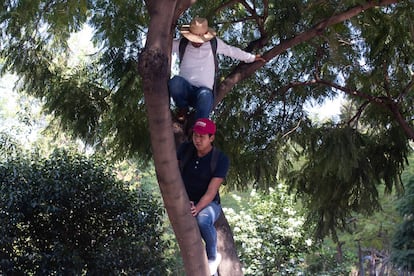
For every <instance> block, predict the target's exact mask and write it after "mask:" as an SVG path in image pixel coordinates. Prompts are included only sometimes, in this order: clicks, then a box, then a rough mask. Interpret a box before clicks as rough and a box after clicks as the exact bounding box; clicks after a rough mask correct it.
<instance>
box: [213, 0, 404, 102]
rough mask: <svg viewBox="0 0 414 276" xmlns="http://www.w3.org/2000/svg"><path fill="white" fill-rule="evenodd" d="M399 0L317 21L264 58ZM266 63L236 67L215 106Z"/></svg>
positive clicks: (222, 85)
mask: <svg viewBox="0 0 414 276" xmlns="http://www.w3.org/2000/svg"><path fill="white" fill-rule="evenodd" d="M398 2H399V1H398V0H383V1H379V2H377V1H368V2H367V3H365V4H363V5H358V6H355V7H353V8H351V9H349V10H347V11H344V12H342V13H339V14H336V15H334V16H332V17H330V18H328V19H326V20H323V21H321V22H319V23H317V24H316V25H315V26H314V27H312V28H311V29H309V30H308V31H305V32H302V33H299V34H298V35H297V36H295V37H293V38H291V39H288V40H284V41H282V42H281V43H280V44H279V45H278V46H276V47H274V48H272V49H270V50H269V51H268V52H266V53H265V54H263V58H264V59H265V60H267V61H269V60H271V59H273V58H275V57H276V56H278V55H280V54H281V53H283V52H285V51H286V50H287V49H290V48H293V47H294V46H296V45H298V44H301V43H303V42H305V41H309V40H310V39H312V38H314V37H316V36H319V35H320V34H321V33H322V32H323V31H324V30H325V29H326V28H328V27H330V26H333V25H335V24H338V23H340V22H343V21H345V20H348V19H350V18H352V17H354V16H356V15H358V14H360V13H361V12H363V11H365V10H368V9H371V8H374V7H381V6H387V5H390V4H395V3H398ZM265 64H266V63H263V62H254V63H249V64H246V63H241V64H239V65H238V66H236V67H235V68H234V70H233V71H232V72H231V73H230V74H229V75H228V76H227V77H226V78H225V79H224V80H223V81H222V82H221V83H220V84H219V86H218V91H217V92H218V93H217V94H218V95H217V97H216V98H215V100H214V107H216V106H217V104H218V103H219V102H220V101H221V100H223V98H224V97H225V95H226V94H227V93H229V92H230V90H231V89H232V88H233V87H234V86H235V85H236V84H237V83H239V82H240V81H242V80H244V79H246V78H248V77H249V76H251V75H252V74H253V73H254V72H256V71H257V70H258V69H260V68H261V67H263V66H264V65H265Z"/></svg>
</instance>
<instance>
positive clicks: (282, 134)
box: [0, 0, 414, 275]
mask: <svg viewBox="0 0 414 276" xmlns="http://www.w3.org/2000/svg"><path fill="white" fill-rule="evenodd" d="M2 6H3V9H2V12H1V13H0V18H1V19H0V24H2V26H4V28H3V32H2V40H1V41H2V42H1V43H2V44H0V45H1V46H0V50H1V56H2V57H4V59H5V66H4V67H3V71H4V70H10V71H13V72H15V73H17V74H18V75H19V76H21V84H22V89H23V90H25V91H26V92H27V93H30V94H32V95H35V96H37V97H39V98H43V99H44V100H45V108H46V111H48V112H50V113H53V114H54V115H55V116H56V118H57V119H58V120H59V122H60V124H61V126H62V128H63V129H65V130H70V131H73V133H74V134H75V135H77V136H79V137H82V138H83V139H84V140H85V141H87V142H89V143H91V144H93V145H95V146H96V148H102V149H105V150H107V151H110V152H112V153H114V154H115V155H116V154H117V155H118V157H124V156H127V155H135V154H140V156H141V157H142V158H143V157H146V158H148V157H149V156H153V157H154V162H155V167H156V171H157V177H158V181H159V185H160V188H161V193H162V195H163V198H164V203H165V206H166V209H167V212H168V214H169V217H170V220H171V222H172V224H173V227H174V229H175V233H176V235H177V239H178V241H179V244H180V248H181V251H182V254H183V259H184V264H185V267H186V271H187V274H189V275H193V274H194V273H195V271H197V272H199V271H200V270H201V271H204V272H206V261H205V260H200V261H197V262H194V259H192V258H191V257H192V256H200V254H201V253H202V251H203V250H202V248H201V241H200V239H199V236H198V234H197V233H195V232H194V230H191V229H193V228H195V227H187V226H188V219H190V221H191V218H190V214H189V212H188V208H187V207H186V195H185V192H184V190H183V185H182V183H181V180H180V177H179V172H178V167H177V165H176V162H175V154H174V136H173V134H172V133H173V128H172V127H171V116H170V110H169V107H170V103H169V99H168V91H167V87H166V80H167V79H168V77H169V74H170V64H171V60H170V45H171V39H172V36H173V34H174V32H175V24H176V23H178V24H181V23H184V22H185V23H187V22H188V21H189V18H190V17H191V15H195V14H205V15H206V17H207V18H208V19H209V20H210V22H211V24H212V25H213V26H215V27H217V28H216V29H217V30H218V32H219V34H220V35H221V36H222V37H223V38H225V40H227V41H228V42H229V43H230V44H238V45H242V46H245V49H246V50H249V51H255V52H259V51H260V52H262V53H263V56H264V57H265V58H266V59H267V60H268V62H267V63H266V64H262V63H253V64H239V65H237V66H233V65H234V64H232V63H231V61H228V60H223V61H222V78H221V82H220V86H219V95H220V96H219V97H218V98H217V99H216V104H217V108H216V110H215V114H214V117H215V118H216V119H217V121H218V123H219V125H220V126H221V129H222V132H221V133H219V135H218V139H217V142H218V143H220V144H221V145H222V146H221V147H222V148H225V149H226V152H228V153H229V154H230V157H233V158H232V160H234V162H233V163H232V164H233V165H232V166H233V168H234V169H233V170H232V172H231V177H230V178H229V179H233V181H232V182H231V183H229V185H232V186H233V187H238V188H243V187H245V186H246V185H247V184H246V179H247V180H249V181H251V182H252V183H253V185H255V186H257V187H263V186H265V187H266V186H267V185H270V184H269V183H275V179H277V178H278V177H282V176H286V175H287V174H286V172H287V171H289V168H290V166H291V163H290V162H293V161H294V160H295V158H297V157H296V156H295V155H294V154H292V151H291V149H292V148H293V147H296V148H297V146H298V145H299V146H300V147H299V150H298V152H300V153H301V154H304V155H305V156H306V157H307V158H309V159H308V162H307V163H304V168H303V170H300V169H299V170H297V172H298V173H299V174H298V175H297V176H296V177H293V179H294V180H295V183H294V186H293V187H295V188H296V189H297V191H298V194H299V195H301V196H303V197H304V199H306V200H308V202H309V203H310V204H309V205H308V207H309V209H310V210H309V211H310V213H309V214H310V216H309V219H310V220H311V221H319V222H320V223H319V224H317V225H318V229H317V231H316V232H317V233H320V234H322V235H320V236H324V235H327V234H329V233H333V235H334V234H335V229H336V227H341V223H338V221H343V220H344V219H345V218H344V217H346V216H347V215H348V214H349V213H348V212H346V211H344V212H338V210H339V211H340V209H339V208H333V209H330V208H328V207H327V206H331V205H332V202H331V205H329V201H330V199H329V194H327V195H326V196H324V197H323V200H321V201H319V203H320V204H313V203H316V202H318V198H319V196H320V195H319V193H318V192H317V191H319V190H324V188H326V187H330V185H331V184H332V183H338V182H335V181H344V183H345V185H344V186H345V187H348V189H347V191H348V193H344V194H342V198H341V202H343V203H342V204H341V206H342V207H344V208H351V209H353V210H359V211H360V210H365V209H364V208H365V207H367V206H366V205H361V204H356V203H360V202H361V201H358V200H357V199H358V198H359V199H361V195H360V194H359V192H360V191H361V190H360V189H352V188H349V187H351V186H350V185H351V181H352V179H355V178H357V179H366V178H365V177H366V176H370V175H375V173H376V172H378V171H380V170H381V168H384V164H382V165H381V164H380V162H381V161H383V160H386V161H387V162H386V165H387V166H388V169H387V170H386V173H383V174H380V175H378V176H377V177H376V178H375V181H371V182H369V185H367V189H365V188H364V185H365V184H364V181H361V182H359V186H358V187H362V188H364V189H365V190H366V192H367V195H368V196H369V198H371V199H372V200H371V202H372V203H374V204H373V205H372V206H368V208H369V209H368V210H365V211H368V212H369V211H371V210H373V209H375V208H376V207H378V205H379V204H378V198H377V196H376V193H377V190H376V187H375V184H376V183H377V182H379V181H385V182H386V183H387V186H388V187H389V188H392V187H393V185H395V184H397V186H398V184H399V173H400V172H401V169H402V167H403V166H404V164H405V156H406V153H407V151H408V143H407V138H408V139H412V138H413V135H412V124H411V122H410V118H411V116H412V114H413V104H412V100H413V97H412V93H410V92H412V89H413V88H412V86H413V80H412V71H413V70H412V64H413V53H414V51H412V50H413V49H412V48H413V43H412V32H411V31H410V28H412V22H413V20H412V19H413V18H412V17H413V14H412V13H411V12H410V10H412V8H413V7H412V6H413V3H412V2H411V1H396V0H384V1H357V2H356V1H330V2H329V1H311V2H309V1H305V2H302V1H285V2H280V3H279V2H277V3H276V2H269V1H253V2H246V1H242V0H239V1H225V2H223V1H204V0H200V1H197V2H196V3H194V1H165V0H154V1H146V2H145V3H142V2H139V3H135V2H132V1H122V2H106V1H100V0H97V1H90V2H88V1H76V2H73V1H67V2H53V1H40V0H38V1H3V4H2ZM190 6H191V9H189V10H188V12H187V9H188V8H189V7H190ZM229 19H231V20H229ZM177 20H178V21H177ZM84 22H88V23H89V24H90V25H92V26H93V27H94V28H95V30H96V33H95V35H94V40H95V42H96V43H97V45H100V46H101V48H100V50H99V51H98V52H97V54H96V56H95V57H94V59H93V60H92V61H93V62H91V63H89V64H87V66H85V67H78V68H70V67H68V66H66V64H65V61H66V57H67V54H68V51H67V50H68V49H67V47H66V44H65V41H66V40H67V38H68V36H69V34H70V32H72V31H76V30H79V29H80V28H81V26H82V24H83V23H84ZM144 38H146V39H145V47H144ZM138 58H139V62H138ZM138 63H139V64H138ZM137 65H138V68H139V74H140V76H141V78H138V77H137V73H138V72H137ZM68 68H69V69H70V70H68ZM233 88H237V89H233ZM339 91H343V93H346V94H347V95H348V96H349V97H351V98H352V99H353V101H354V106H355V107H356V108H355V109H352V112H353V115H350V116H348V117H347V119H348V120H347V121H344V122H343V124H340V123H337V124H331V125H329V126H325V127H324V128H320V127H319V126H315V125H314V124H312V123H311V122H310V121H308V120H306V118H305V117H306V114H305V112H304V109H303V105H304V103H305V102H306V101H307V100H309V99H312V98H314V99H317V100H320V99H323V98H324V97H333V96H334V95H336V94H337V93H339ZM230 92H231V93H230ZM224 97H225V100H224V101H222V100H223V99H224ZM361 125H363V128H361ZM148 126H149V128H148ZM326 127H327V128H326ZM367 127H369V129H370V130H371V131H370V132H366V129H367ZM148 130H149V133H148ZM326 130H332V132H329V133H336V134H337V135H322V134H324V133H325V132H326ZM352 132H354V134H351V133H352ZM402 134H404V135H405V136H403V137H401V135H402ZM149 137H151V139H149ZM338 137H341V139H343V141H344V142H343V143H341V144H340V145H341V148H340V149H338V151H337V152H338V154H341V153H343V152H349V154H345V155H343V156H344V157H343V159H344V160H345V159H346V158H348V159H347V162H346V163H344V164H345V166H351V167H348V168H349V169H351V168H353V170H352V172H353V174H352V177H340V178H337V179H333V178H332V177H331V178H329V177H330V176H331V175H330V173H332V172H335V170H333V169H329V172H330V173H328V174H326V171H324V167H323V166H325V165H326V164H334V163H335V162H336V159H335V158H337V155H334V154H327V153H326V151H324V150H329V149H331V148H330V147H319V146H320V145H321V144H322V145H331V144H333V143H334V142H335V139H337V138H338ZM347 137H352V139H347ZM392 138H398V139H397V140H395V141H396V142H394V140H393V139H392ZM150 140H151V145H152V146H151V150H149V149H150V147H149V144H150ZM365 140H366V141H365ZM376 141H377V142H376ZM355 142H357V143H355ZM390 142H391V143H390ZM315 146H318V147H317V148H315ZM359 146H364V147H365V149H366V151H361V153H360V155H358V157H355V153H356V152H358V153H359V151H358V147H359ZM297 149H298V148H297ZM351 149H352V150H353V151H348V150H351ZM384 149H386V150H384ZM362 152H363V153H364V154H365V157H366V158H365V159H364V160H362ZM321 155H322V156H321ZM258 156H260V158H258ZM235 157H237V158H235ZM323 157H325V158H323ZM377 157H380V158H377ZM311 158H316V159H315V160H312V159H311ZM318 160H323V161H324V162H322V163H320V164H319V163H318V162H316V161H318ZM356 160H357V161H358V162H356ZM361 162H363V163H364V164H366V166H365V167H364V168H365V169H368V170H369V171H368V172H364V171H362V170H358V164H361ZM336 164H338V162H336ZM302 171H304V172H305V173H304V174H303V177H300V174H301V172H302ZM348 171H350V170H348ZM364 174H365V175H364ZM321 176H325V177H324V178H322V177H321ZM342 176H343V174H342ZM309 178H311V179H313V180H314V182H312V183H315V182H318V183H317V184H318V186H316V187H315V189H311V190H309V189H307V186H306V185H304V184H305V183H306V181H307V179H309ZM318 179H320V180H321V181H317V180H318ZM361 185H362V186H361ZM329 191H331V192H332V193H334V192H335V190H334V189H330V190H329ZM354 198H356V200H355V201H353V199H354ZM312 202H313V203H312ZM352 202H354V203H352ZM326 216H328V217H329V218H330V219H326ZM190 226H194V224H193V222H191V223H190ZM190 228H191V229H190ZM327 229H328V230H327ZM184 237H186V238H185V239H184ZM190 260H191V262H190Z"/></svg>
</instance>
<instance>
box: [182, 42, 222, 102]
mask: <svg viewBox="0 0 414 276" xmlns="http://www.w3.org/2000/svg"><path fill="white" fill-rule="evenodd" d="M188 42H189V40H188V39H187V38H185V37H182V38H181V40H180V44H179V46H178V57H179V59H180V63H181V61H182V60H183V57H184V53H185V48H187V44H188ZM210 44H211V50H212V51H213V56H214V66H215V72H214V84H213V95H214V97H215V96H216V83H217V79H218V59H217V38H216V37H213V38H212V39H211V40H210Z"/></svg>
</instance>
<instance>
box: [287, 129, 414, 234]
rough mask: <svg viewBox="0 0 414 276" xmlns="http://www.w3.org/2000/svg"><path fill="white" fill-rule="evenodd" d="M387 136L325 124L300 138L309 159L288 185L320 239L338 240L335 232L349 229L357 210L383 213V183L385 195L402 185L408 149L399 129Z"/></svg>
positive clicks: (292, 176)
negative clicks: (298, 198) (381, 189)
mask: <svg viewBox="0 0 414 276" xmlns="http://www.w3.org/2000/svg"><path fill="white" fill-rule="evenodd" d="M388 132H389V133H390V134H389V135H387V134H386V133H387V131H384V132H382V133H381V134H377V136H376V139H372V137H371V136H370V135H368V134H362V133H360V132H358V131H356V130H355V129H352V128H349V127H343V128H330V127H329V126H328V125H326V126H323V127H320V128H313V130H310V129H308V130H306V131H304V133H306V135H303V136H300V135H298V136H297V137H296V140H295V141H297V142H298V144H299V145H300V146H301V148H302V149H303V151H302V152H301V154H302V156H305V158H306V160H305V161H304V163H303V165H302V166H301V167H300V169H298V170H294V171H292V172H291V173H290V174H289V175H288V177H287V182H288V183H290V184H289V186H290V187H291V189H292V190H293V191H295V192H296V193H297V195H298V197H300V198H301V199H302V202H303V204H304V207H305V208H306V209H307V210H309V214H308V215H307V222H308V223H309V224H310V225H316V238H317V239H320V238H324V237H325V236H328V235H332V238H333V239H334V240H336V238H337V233H336V229H342V230H346V227H347V220H348V219H349V218H351V217H352V213H353V212H357V213H362V214H372V213H373V212H374V211H376V210H379V209H380V208H381V204H380V200H379V195H378V186H379V185H380V184H381V183H384V184H385V187H386V191H391V190H392V188H393V187H397V188H398V187H399V186H400V185H401V182H400V179H399V175H400V174H401V172H402V170H403V168H404V166H405V165H406V162H407V159H406V158H407V154H408V152H409V147H408V144H407V141H406V139H405V138H404V137H403V135H402V134H401V132H400V129H398V128H389V130H388ZM398 189H399V188H398ZM398 189H397V190H398Z"/></svg>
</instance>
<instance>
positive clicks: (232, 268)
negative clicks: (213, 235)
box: [216, 212, 243, 276]
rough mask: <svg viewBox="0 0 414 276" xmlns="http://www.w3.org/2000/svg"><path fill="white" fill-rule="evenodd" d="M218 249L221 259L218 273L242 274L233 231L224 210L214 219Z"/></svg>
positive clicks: (226, 274)
mask: <svg viewBox="0 0 414 276" xmlns="http://www.w3.org/2000/svg"><path fill="white" fill-rule="evenodd" d="M216 228H217V238H218V244H217V247H218V251H219V252H220V253H221V255H222V257H223V259H222V261H221V263H220V266H219V269H218V271H219V273H220V275H224V276H240V275H243V271H242V265H241V263H240V259H239V256H238V255H237V250H236V245H235V243H234V238H233V232H232V231H231V228H230V225H229V223H228V221H227V219H226V216H225V214H224V212H223V213H222V214H221V216H220V217H219V219H218V220H217V221H216Z"/></svg>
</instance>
